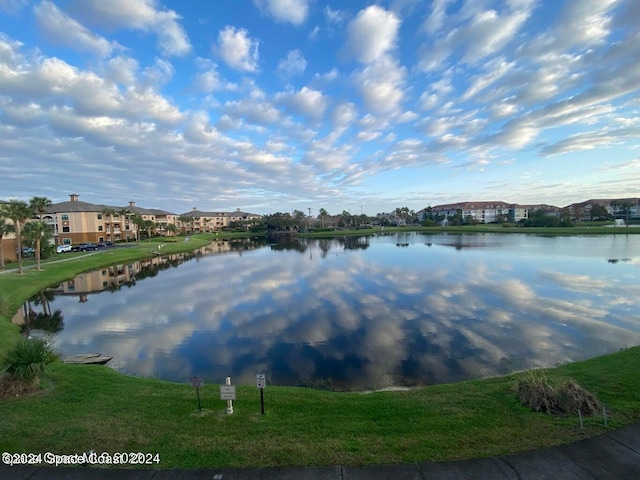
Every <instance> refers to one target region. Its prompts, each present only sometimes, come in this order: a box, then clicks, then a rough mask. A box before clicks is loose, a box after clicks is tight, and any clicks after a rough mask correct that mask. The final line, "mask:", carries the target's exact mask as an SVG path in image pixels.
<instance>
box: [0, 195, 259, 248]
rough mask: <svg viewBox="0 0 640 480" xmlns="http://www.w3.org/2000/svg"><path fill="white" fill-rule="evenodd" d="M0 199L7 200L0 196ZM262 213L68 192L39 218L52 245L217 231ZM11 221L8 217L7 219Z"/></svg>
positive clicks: (8, 243) (8, 238)
mask: <svg viewBox="0 0 640 480" xmlns="http://www.w3.org/2000/svg"><path fill="white" fill-rule="evenodd" d="M0 203H6V202H5V201H2V200H0ZM261 218H262V215H257V214H254V213H247V212H242V211H240V209H238V210H236V211H235V212H220V211H216V212H203V211H200V210H198V209H197V208H195V207H194V208H193V210H192V211H190V212H186V213H183V214H175V213H171V212H167V211H164V210H157V209H152V208H141V207H138V206H136V204H135V202H129V204H128V205H127V206H110V205H98V204H93V203H87V202H83V201H81V200H80V197H79V195H77V194H71V195H69V201H66V202H61V203H55V204H53V205H51V206H50V207H47V209H46V212H45V213H44V214H43V215H41V219H42V221H44V222H46V223H48V224H49V225H50V226H51V230H52V233H53V243H54V244H55V245H73V244H77V243H84V242H91V243H99V242H120V241H129V240H131V241H134V240H138V239H139V238H140V234H141V233H142V234H146V235H149V236H151V235H162V236H172V235H176V234H178V233H187V232H189V233H200V232H216V231H220V230H223V229H226V228H229V227H231V226H233V225H234V224H235V223H236V222H237V223H239V224H240V223H244V224H247V223H250V222H252V221H256V220H260V219H261ZM9 222H10V223H11V220H9ZM2 243H3V245H2V246H3V248H2V250H3V255H4V258H5V259H6V260H15V259H16V250H17V246H16V245H15V235H14V234H13V233H8V234H5V235H4V236H3V237H2Z"/></svg>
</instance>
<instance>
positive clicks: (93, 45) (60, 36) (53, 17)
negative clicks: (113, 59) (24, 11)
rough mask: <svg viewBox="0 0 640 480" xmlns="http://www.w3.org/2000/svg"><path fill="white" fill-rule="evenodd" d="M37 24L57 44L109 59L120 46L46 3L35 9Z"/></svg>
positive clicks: (51, 4)
mask: <svg viewBox="0 0 640 480" xmlns="http://www.w3.org/2000/svg"><path fill="white" fill-rule="evenodd" d="M33 11H34V13H35V17H36V22H37V23H38V27H39V28H40V30H41V31H42V33H43V34H44V36H45V37H46V38H47V39H48V40H50V41H52V42H54V43H57V44H60V45H64V46H66V47H70V48H73V49H75V50H80V51H87V52H91V53H94V54H96V55H98V56H100V57H108V56H110V55H111V53H112V52H113V50H114V48H116V47H117V46H118V45H117V44H116V43H114V42H109V41H108V40H106V39H105V38H103V37H101V36H99V35H96V34H95V33H93V32H91V31H90V30H88V29H87V28H85V27H83V26H82V25H81V24H80V23H78V22H77V21H76V20H74V19H73V18H71V17H69V16H68V15H66V14H64V13H63V12H61V11H60V10H59V9H58V7H56V6H55V5H54V4H53V3H51V2H48V1H44V2H42V3H40V4H39V5H36V6H34V7H33Z"/></svg>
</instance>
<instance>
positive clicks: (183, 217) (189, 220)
mask: <svg viewBox="0 0 640 480" xmlns="http://www.w3.org/2000/svg"><path fill="white" fill-rule="evenodd" d="M178 220H179V221H180V225H181V226H182V233H186V230H187V229H186V228H185V224H187V223H193V218H192V217H190V216H189V215H180V216H179V217H178Z"/></svg>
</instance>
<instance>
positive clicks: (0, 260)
mask: <svg viewBox="0 0 640 480" xmlns="http://www.w3.org/2000/svg"><path fill="white" fill-rule="evenodd" d="M0 213H2V212H0ZM11 232H13V225H12V224H10V223H9V222H7V221H6V220H5V219H4V218H0V268H4V251H3V250H2V237H4V236H5V235H8V234H9V233H11Z"/></svg>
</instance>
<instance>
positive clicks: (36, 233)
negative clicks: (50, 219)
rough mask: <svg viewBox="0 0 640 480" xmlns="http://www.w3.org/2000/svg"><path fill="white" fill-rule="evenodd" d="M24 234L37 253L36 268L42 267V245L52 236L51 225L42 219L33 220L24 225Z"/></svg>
mask: <svg viewBox="0 0 640 480" xmlns="http://www.w3.org/2000/svg"><path fill="white" fill-rule="evenodd" d="M24 236H25V237H26V238H28V239H29V243H31V244H33V245H34V248H35V251H36V252H35V253H36V270H42V269H41V268H40V247H41V246H42V243H43V242H46V241H47V240H49V238H51V227H50V226H49V224H48V223H47V222H43V221H42V220H32V221H30V222H27V223H26V224H25V225H24Z"/></svg>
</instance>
